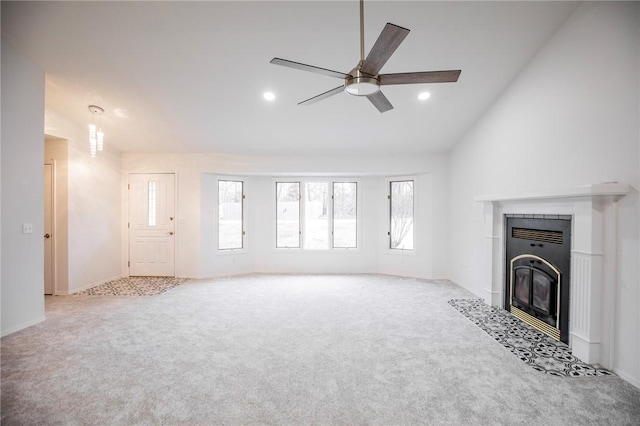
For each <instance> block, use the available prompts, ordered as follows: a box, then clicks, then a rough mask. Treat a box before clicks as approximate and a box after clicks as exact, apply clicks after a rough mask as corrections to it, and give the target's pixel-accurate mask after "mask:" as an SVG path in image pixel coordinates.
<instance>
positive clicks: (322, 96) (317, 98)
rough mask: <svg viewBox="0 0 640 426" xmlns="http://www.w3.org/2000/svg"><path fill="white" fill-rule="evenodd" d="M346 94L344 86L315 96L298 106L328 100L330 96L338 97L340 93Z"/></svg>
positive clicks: (299, 103)
mask: <svg viewBox="0 0 640 426" xmlns="http://www.w3.org/2000/svg"><path fill="white" fill-rule="evenodd" d="M342 92H344V86H338V87H336V88H335V89H331V90H328V91H326V92H324V93H320V94H319V95H316V96H314V97H313V98H309V99H307V100H304V101H302V102H298V105H309V104H313V103H315V102H318V101H321V100H323V99H327V98H328V97H330V96H333V95H337V94H338V93H342Z"/></svg>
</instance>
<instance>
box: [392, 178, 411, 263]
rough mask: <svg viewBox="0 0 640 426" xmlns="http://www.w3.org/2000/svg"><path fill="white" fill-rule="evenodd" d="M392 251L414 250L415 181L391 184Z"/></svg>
mask: <svg viewBox="0 0 640 426" xmlns="http://www.w3.org/2000/svg"><path fill="white" fill-rule="evenodd" d="M390 237H391V238H390V247H391V248H392V249H400V250H413V181H412V180H407V181H401V182H391V232H390Z"/></svg>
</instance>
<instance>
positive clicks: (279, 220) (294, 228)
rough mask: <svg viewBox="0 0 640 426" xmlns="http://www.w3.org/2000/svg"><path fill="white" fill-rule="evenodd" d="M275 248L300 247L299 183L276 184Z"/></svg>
mask: <svg viewBox="0 0 640 426" xmlns="http://www.w3.org/2000/svg"><path fill="white" fill-rule="evenodd" d="M276 247H300V183H299V182H277V183H276Z"/></svg>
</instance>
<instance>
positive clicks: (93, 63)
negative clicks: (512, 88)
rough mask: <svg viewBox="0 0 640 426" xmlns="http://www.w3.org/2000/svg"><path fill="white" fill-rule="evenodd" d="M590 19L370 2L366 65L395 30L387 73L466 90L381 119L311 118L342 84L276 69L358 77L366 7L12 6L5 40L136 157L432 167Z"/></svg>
mask: <svg viewBox="0 0 640 426" xmlns="http://www.w3.org/2000/svg"><path fill="white" fill-rule="evenodd" d="M577 5H578V3H577V2H537V1H534V2H524V1H515V2H455V1H449V2H431V1H424V2H417V1H413V2H401V1H366V2H365V51H366V52H368V51H369V49H371V46H372V45H373V43H374V41H375V40H376V38H377V37H378V34H379V33H380V31H381V30H382V28H383V27H384V25H385V23H387V22H391V23H394V24H397V25H400V26H402V27H406V28H409V29H410V30H411V33H410V34H409V36H408V37H407V38H406V39H405V41H404V42H403V43H402V44H401V45H400V47H399V48H398V50H397V51H396V52H395V54H394V55H393V56H392V57H391V59H390V60H389V61H388V62H387V64H386V65H385V66H384V68H383V70H382V72H384V73H396V72H409V71H428V70H449V69H461V70H462V74H461V76H460V79H459V81H458V82H457V83H444V84H423V85H402V86H386V87H384V88H383V91H384V93H385V94H386V96H387V98H388V99H389V100H390V101H391V103H392V104H393V106H394V109H393V110H391V111H388V112H385V113H383V114H381V113H379V112H378V111H377V110H376V109H375V108H374V107H373V105H372V104H371V103H369V102H368V101H367V100H366V99H363V98H357V97H353V96H350V95H347V94H344V93H343V94H339V95H337V96H333V97H331V98H328V99H326V100H323V101H321V102H318V103H315V104H312V105H308V106H297V105H296V104H297V103H298V102H300V101H302V100H304V99H307V98H310V97H312V96H314V95H317V94H320V93H322V92H324V91H326V90H329V89H332V88H334V87H336V86H338V85H340V81H339V80H336V79H334V78H331V77H326V76H322V75H318V74H313V73H308V72H303V71H298V70H293V69H289V68H284V67H280V66H276V65H272V64H270V63H269V61H270V60H271V59H272V58H273V57H281V58H285V59H290V60H294V61H298V62H303V63H308V64H311V65H316V66H320V67H324V68H329V69H332V70H336V71H341V72H348V71H349V70H351V69H352V68H353V67H354V66H355V65H356V64H357V62H358V60H359V56H360V51H359V48H360V47H359V5H358V2H357V1H355V0H349V1H346V0H345V1H334V2H313V1H284V2H271V1H258V2H183V1H179V2H15V3H14V2H6V1H3V2H2V38H3V42H4V41H8V42H10V43H11V44H12V45H14V46H15V47H16V48H18V49H19V50H21V51H23V52H24V53H25V54H26V55H27V56H28V57H30V58H31V60H33V61H34V62H35V63H36V64H38V65H39V66H40V67H41V68H42V69H43V70H44V71H45V73H46V103H47V108H51V109H53V110H56V111H58V112H60V113H63V114H64V115H66V116H68V117H69V118H70V119H72V120H73V121H75V122H77V123H83V124H84V123H88V122H89V121H90V120H91V117H90V113H89V111H88V109H87V106H88V105H89V104H96V105H99V106H101V107H103V108H104V109H105V114H104V116H103V121H102V123H103V128H104V129H105V132H106V134H107V140H108V143H110V144H111V145H112V146H114V147H116V148H117V149H119V150H121V151H123V152H222V153H238V154H276V155H285V154H289V153H294V154H353V153H367V154H370V155H387V154H392V153H397V152H402V153H404V154H411V153H416V154H418V153H430V152H446V151H448V150H449V149H451V147H452V146H453V145H454V144H455V143H456V142H457V141H458V140H459V139H460V138H461V137H462V136H463V135H464V133H465V132H466V131H468V129H469V128H470V127H471V126H472V125H473V124H474V123H475V122H476V121H477V120H478V118H479V117H480V116H481V115H482V114H483V112H484V111H486V110H487V108H488V107H489V106H490V105H491V103H492V102H493V101H494V100H495V99H496V98H498V97H499V96H500V94H501V93H502V92H503V91H504V90H505V88H506V87H507V86H508V85H509V84H510V83H511V81H512V80H513V79H514V78H515V76H516V75H517V74H518V73H519V72H520V71H522V70H523V68H525V67H526V65H527V63H528V62H529V61H530V60H531V59H532V58H533V56H534V55H535V54H536V52H537V51H538V50H539V49H540V48H541V47H542V46H543V45H544V43H545V42H547V41H548V40H549V38H550V37H552V36H553V34H554V32H555V31H556V30H557V29H558V28H559V27H560V26H561V25H562V23H563V22H564V21H565V20H566V19H567V18H568V16H569V15H570V14H571V12H572V11H573V10H574V9H575V8H576V7H577ZM265 91H271V92H273V93H275V95H276V100H275V101H273V102H268V101H265V100H264V99H263V96H262V95H263V93H264V92H265ZM423 91H429V92H430V93H431V97H430V99H428V100H427V101H419V100H418V98H417V96H418V94H419V93H420V92H423ZM48 131H49V132H50V133H51V134H52V135H53V136H56V135H55V128H53V129H48Z"/></svg>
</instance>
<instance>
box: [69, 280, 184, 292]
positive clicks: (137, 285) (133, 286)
mask: <svg viewBox="0 0 640 426" xmlns="http://www.w3.org/2000/svg"><path fill="white" fill-rule="evenodd" d="M186 281H189V279H188V278H174V277H124V278H120V279H117V280H113V281H109V282H106V283H104V284H100V285H98V286H95V287H92V288H90V289H88V290H84V291H81V292H78V293H76V296H155V295H156V294H160V293H164V292H165V291H167V290H170V289H172V288H174V287H176V286H179V285H180V284H183V283H185V282H186Z"/></svg>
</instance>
